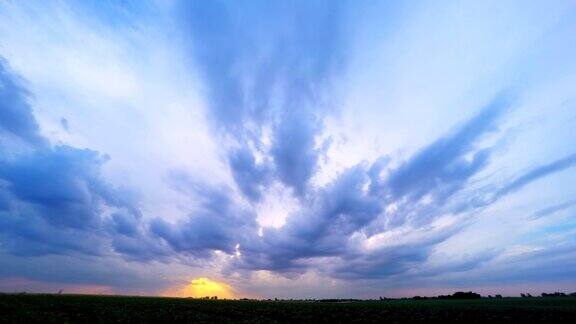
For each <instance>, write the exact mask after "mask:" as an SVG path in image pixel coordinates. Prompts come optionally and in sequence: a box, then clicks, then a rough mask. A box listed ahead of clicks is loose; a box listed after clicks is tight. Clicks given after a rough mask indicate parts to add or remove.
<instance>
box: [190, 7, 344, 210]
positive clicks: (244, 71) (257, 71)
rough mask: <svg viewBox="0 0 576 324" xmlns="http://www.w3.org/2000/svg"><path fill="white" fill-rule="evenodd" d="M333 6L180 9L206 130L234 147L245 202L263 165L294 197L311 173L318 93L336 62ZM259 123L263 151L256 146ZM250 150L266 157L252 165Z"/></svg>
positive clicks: (261, 180) (259, 181)
mask: <svg viewBox="0 0 576 324" xmlns="http://www.w3.org/2000/svg"><path fill="white" fill-rule="evenodd" d="M341 5H342V4H341V3H335V2H331V1H312V2H298V1H296V2H267V1H256V2H250V3H243V4H236V3H234V2H226V1H209V2H206V1H192V2H186V5H185V6H184V10H183V11H185V13H186V14H185V15H184V20H185V22H186V26H187V28H188V30H189V31H190V33H191V35H190V38H191V47H192V51H193V53H194V57H195V59H196V61H197V63H198V67H199V69H200V71H201V74H202V76H203V78H204V80H205V82H206V85H207V88H208V89H207V90H208V102H209V105H210V117H211V119H212V122H213V123H212V124H213V127H214V129H215V130H217V131H218V133H220V134H221V135H223V136H225V137H231V138H233V139H234V140H235V141H236V145H239V146H240V149H238V150H236V149H232V150H233V152H232V153H231V154H229V157H230V158H229V163H230V167H231V170H232V172H233V174H234V179H235V180H236V182H237V185H238V187H239V188H240V189H241V190H242V192H243V193H244V194H245V195H246V196H247V198H248V199H250V200H252V201H258V200H259V199H260V197H261V194H260V192H261V191H262V190H263V188H265V187H266V185H267V184H268V183H269V182H270V179H269V178H268V177H266V176H263V174H262V172H263V170H271V171H273V172H272V173H270V175H274V174H275V175H276V176H275V178H276V179H277V180H279V181H281V182H282V183H284V184H285V185H287V186H289V187H291V188H293V189H294V191H295V193H297V194H298V195H300V196H302V195H303V194H304V192H305V191H306V187H307V184H308V181H309V179H310V177H311V176H312V175H313V174H314V170H315V169H316V166H317V162H318V156H319V154H320V150H319V149H318V148H317V145H316V139H317V135H318V134H319V133H320V132H321V130H322V127H321V117H322V115H323V114H324V112H325V111H326V110H327V108H326V107H324V106H326V105H327V100H326V95H327V93H326V92H327V91H328V88H329V85H330V83H331V81H332V78H333V76H334V74H335V73H336V72H338V71H339V70H340V68H341V65H342V61H343V55H342V44H341V42H342V35H341V26H340V25H341V20H342V18H341V15H342V13H341V11H342V8H340V7H341ZM265 128H268V129H269V130H270V131H271V145H272V147H271V148H266V147H264V146H263V143H262V142H263V136H264V134H263V131H264V129H265ZM256 152H259V153H261V154H263V155H265V156H269V157H270V159H268V160H266V161H262V162H261V163H263V164H264V165H257V164H254V162H253V161H254V154H255V153H256Z"/></svg>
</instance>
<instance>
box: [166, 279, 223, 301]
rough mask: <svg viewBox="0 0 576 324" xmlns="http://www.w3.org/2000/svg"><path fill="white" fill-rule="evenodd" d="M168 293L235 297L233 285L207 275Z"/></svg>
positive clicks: (185, 295) (184, 295)
mask: <svg viewBox="0 0 576 324" xmlns="http://www.w3.org/2000/svg"><path fill="white" fill-rule="evenodd" d="M168 294H169V295H173V296H178V297H194V298H199V297H213V296H218V298H234V293H233V292H232V287H230V286H229V285H227V284H225V283H223V282H218V281H215V280H211V279H208V278H205V277H202V278H196V279H192V280H190V282H189V283H188V284H187V285H186V286H184V288H181V289H179V290H177V291H176V292H174V293H168Z"/></svg>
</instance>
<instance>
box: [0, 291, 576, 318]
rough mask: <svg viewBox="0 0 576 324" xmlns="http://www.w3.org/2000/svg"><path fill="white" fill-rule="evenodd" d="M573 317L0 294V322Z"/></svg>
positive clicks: (388, 305)
mask: <svg viewBox="0 0 576 324" xmlns="http://www.w3.org/2000/svg"><path fill="white" fill-rule="evenodd" d="M159 321H177V322H194V323H222V322H233V323H239V322H251V323H258V322H260V323H275V322H280V323H287V322H290V323H310V322H313V323H350V322H381V323H406V322H409V323H414V322H416V323H418V322H420V323H424V322H425V323H430V322H435V323H438V322H465V323H484V322H491V323H520V322H522V323H526V324H527V323H533V322H541V323H576V298H574V297H551V298H541V297H538V298H503V299H487V298H482V299H477V300H434V299H432V300H410V299H406V300H384V301H356V302H343V303H326V302H304V301H294V302H290V301H281V302H272V301H225V300H194V299H180V298H160V297H119V296H90V295H40V294H25V295H15V294H2V295H0V323H22V322H25V323H34V322H58V323H66V322H73V323H85V322H107V323H111V322H112V323H113V322H138V323H146V322H148V323H149V322H159Z"/></svg>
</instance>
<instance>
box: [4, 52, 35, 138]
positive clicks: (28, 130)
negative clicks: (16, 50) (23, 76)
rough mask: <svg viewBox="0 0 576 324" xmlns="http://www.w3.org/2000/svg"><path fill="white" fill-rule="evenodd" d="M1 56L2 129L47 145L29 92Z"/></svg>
mask: <svg viewBox="0 0 576 324" xmlns="http://www.w3.org/2000/svg"><path fill="white" fill-rule="evenodd" d="M21 83H22V80H19V79H18V78H17V77H16V76H15V75H14V74H13V73H12V72H11V71H10V70H9V68H8V66H7V62H6V61H5V60H4V59H3V58H2V57H0V131H2V132H4V133H8V134H10V135H12V136H14V137H16V138H19V139H21V140H23V141H25V142H27V143H28V144H31V145H39V146H41V145H45V140H44V138H42V136H41V135H40V132H39V128H38V123H37V122H36V120H35V119H34V117H33V116H32V108H31V106H30V104H29V94H28V92H27V91H26V90H25V89H24V88H23V86H22V85H21Z"/></svg>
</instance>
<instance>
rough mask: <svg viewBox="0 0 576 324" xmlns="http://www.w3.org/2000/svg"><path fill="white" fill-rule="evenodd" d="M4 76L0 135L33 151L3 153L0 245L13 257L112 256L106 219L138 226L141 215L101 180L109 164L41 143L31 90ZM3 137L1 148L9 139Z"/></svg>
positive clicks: (122, 226) (123, 226)
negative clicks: (108, 216) (108, 214)
mask: <svg viewBox="0 0 576 324" xmlns="http://www.w3.org/2000/svg"><path fill="white" fill-rule="evenodd" d="M0 63H1V64H2V65H0V68H1V69H2V70H1V71H0V72H1V73H0V75H1V77H2V87H0V97H1V98H2V99H3V100H2V101H1V102H0V106H1V108H2V113H1V114H0V131H4V133H0V135H1V134H6V133H8V134H10V136H17V137H18V138H20V139H22V140H24V141H26V142H27V143H29V144H31V145H32V147H31V148H30V149H28V150H24V151H22V150H18V149H16V150H11V149H10V148H11V147H8V146H6V147H3V148H1V149H2V150H3V155H2V157H1V158H0V196H1V197H2V208H1V209H0V215H1V216H2V217H1V218H0V240H1V241H2V243H3V244H2V246H3V248H4V249H6V250H7V251H8V252H10V253H12V254H15V255H34V256H38V255H46V254H75V253H80V254H88V255H101V254H104V253H106V252H107V250H108V248H107V245H106V241H107V240H108V236H109V234H110V233H109V232H108V231H107V229H106V226H105V223H106V212H107V211H110V210H115V211H117V212H122V213H125V214H127V215H130V217H133V220H136V219H139V218H140V212H139V210H138V207H137V204H136V202H135V201H134V199H133V197H132V195H130V194H129V193H128V192H125V191H122V190H119V189H117V188H114V187H112V186H110V185H109V184H107V183H106V182H105V181H104V180H103V179H102V177H101V175H100V171H101V167H102V165H103V164H104V163H105V162H106V161H107V159H108V157H107V156H105V155H102V154H100V153H98V152H96V151H93V150H90V149H77V148H74V147H71V146H68V145H56V146H52V145H50V144H49V142H48V141H47V140H46V139H45V138H44V137H42V136H41V135H40V131H39V127H38V124H37V122H36V119H35V117H34V115H33V112H32V108H31V106H30V105H29V103H28V101H27V100H28V99H27V95H26V93H27V92H26V90H25V89H24V88H22V87H21V86H19V85H18V84H17V81H16V80H17V79H16V77H15V76H14V75H12V74H11V73H9V72H7V70H6V67H5V65H4V64H5V63H4V62H3V61H2V62H0ZM4 138H5V137H4V136H0V140H2V139H4ZM114 215H115V216H113V219H114V222H115V223H116V225H117V226H116V227H115V230H116V231H117V232H118V233H121V234H126V233H127V231H129V230H130V229H129V226H128V225H130V224H128V223H127V221H126V220H127V219H125V218H121V216H118V215H120V214H114Z"/></svg>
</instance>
